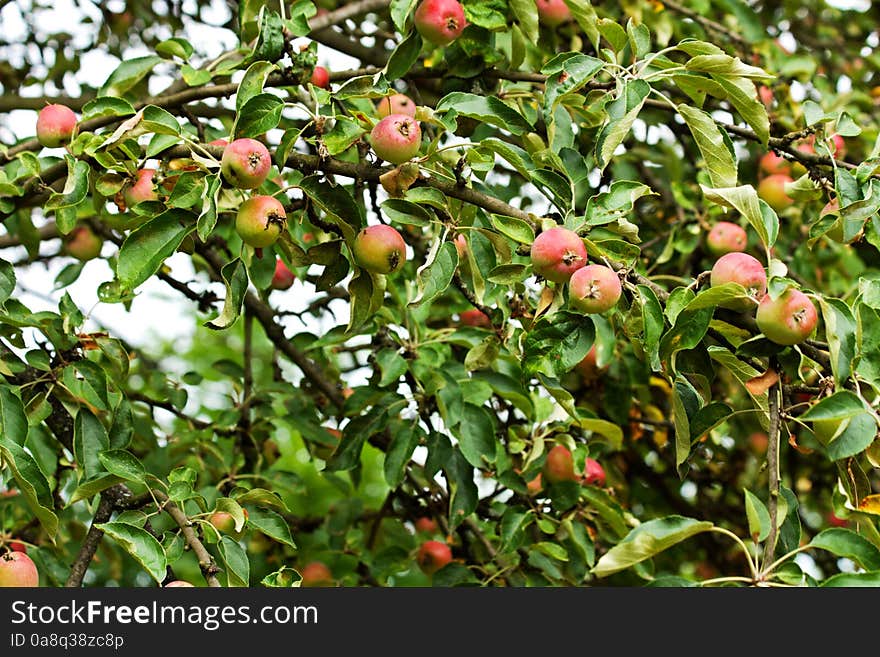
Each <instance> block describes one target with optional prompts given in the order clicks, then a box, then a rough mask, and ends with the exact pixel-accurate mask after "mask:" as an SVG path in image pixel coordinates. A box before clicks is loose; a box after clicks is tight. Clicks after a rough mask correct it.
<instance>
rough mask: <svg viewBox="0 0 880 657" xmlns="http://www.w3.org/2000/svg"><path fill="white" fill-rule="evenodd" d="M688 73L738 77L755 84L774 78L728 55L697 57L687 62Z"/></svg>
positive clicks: (762, 70) (770, 80)
mask: <svg viewBox="0 0 880 657" xmlns="http://www.w3.org/2000/svg"><path fill="white" fill-rule="evenodd" d="M686 68H687V70H689V71H697V72H700V73H710V74H713V75H720V76H724V77H739V78H747V79H749V80H755V81H757V82H772V81H773V79H774V77H775V76H773V75H770V74H769V73H767V71H765V70H764V69H762V68H758V67H757V66H751V65H750V64H745V63H743V62H742V61H741V60H740V59H739V57H731V56H730V55H720V54H714V55H697V56H695V57H692V58H691V59H690V60H688V63H687V64H686Z"/></svg>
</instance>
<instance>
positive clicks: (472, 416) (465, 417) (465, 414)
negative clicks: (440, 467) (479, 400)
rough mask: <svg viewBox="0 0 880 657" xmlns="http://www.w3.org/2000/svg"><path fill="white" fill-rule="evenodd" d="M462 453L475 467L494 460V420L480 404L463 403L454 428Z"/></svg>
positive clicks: (480, 466) (484, 465)
mask: <svg viewBox="0 0 880 657" xmlns="http://www.w3.org/2000/svg"><path fill="white" fill-rule="evenodd" d="M455 435H456V437H457V438H458V440H459V448H460V449H461V453H462V455H463V456H464V457H465V459H467V462H468V463H470V464H471V465H472V466H474V467H475V468H485V467H486V463H487V462H488V463H492V462H493V461H494V460H495V422H494V420H493V419H492V415H490V414H489V412H488V411H487V410H486V409H485V408H483V407H482V406H475V405H473V404H469V403H465V404H463V405H462V408H461V416H460V421H459V424H458V425H457V427H456V428H455Z"/></svg>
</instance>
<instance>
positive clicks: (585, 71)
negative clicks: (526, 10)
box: [533, 5, 604, 124]
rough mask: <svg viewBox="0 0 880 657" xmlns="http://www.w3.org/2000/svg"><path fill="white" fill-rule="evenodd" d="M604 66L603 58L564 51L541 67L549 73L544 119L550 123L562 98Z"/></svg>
mask: <svg viewBox="0 0 880 657" xmlns="http://www.w3.org/2000/svg"><path fill="white" fill-rule="evenodd" d="M533 6H534V5H533ZM603 67H604V64H603V63H602V61H601V60H599V59H596V58H595V57H590V56H589V55H584V54H582V53H562V54H560V55H557V56H556V57H554V58H553V59H551V60H550V61H549V62H548V63H547V64H545V65H544V66H543V67H542V68H541V73H544V74H545V75H547V83H546V85H545V87H546V90H545V92H544V120H545V121H546V122H547V123H548V124H549V123H550V122H551V120H552V117H553V112H554V110H555V108H556V106H557V105H558V104H559V103H560V102H561V101H562V98H563V97H564V96H565V95H566V94H572V93H576V92H578V91H580V90H581V88H583V86H584V85H585V84H587V82H589V81H590V80H592V79H593V78H594V77H596V74H597V73H598V72H599V71H601V70H602V68H603Z"/></svg>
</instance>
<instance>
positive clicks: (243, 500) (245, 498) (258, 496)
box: [235, 488, 289, 531]
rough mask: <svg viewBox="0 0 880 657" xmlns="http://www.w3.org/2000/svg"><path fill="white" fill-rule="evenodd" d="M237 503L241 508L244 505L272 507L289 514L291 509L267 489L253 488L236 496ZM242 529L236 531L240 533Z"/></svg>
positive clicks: (278, 496)
mask: <svg viewBox="0 0 880 657" xmlns="http://www.w3.org/2000/svg"><path fill="white" fill-rule="evenodd" d="M235 501H236V502H238V504H239V506H241V505H244V504H255V505H257V506H271V507H275V508H276V509H280V510H281V511H283V512H284V513H289V509H288V508H287V504H286V503H285V502H284V499H283V498H282V497H281V495H279V494H278V493H275V492H273V491H270V490H266V489H265V488H251V489H250V490H249V491H247V492H245V493H242V494H240V495H239V494H236V495H235ZM240 529H241V527H238V528H237V529H236V531H239V530H240Z"/></svg>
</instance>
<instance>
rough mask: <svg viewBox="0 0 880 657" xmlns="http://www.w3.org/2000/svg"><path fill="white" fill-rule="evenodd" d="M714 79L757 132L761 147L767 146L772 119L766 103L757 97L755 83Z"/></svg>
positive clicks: (717, 77) (716, 77)
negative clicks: (768, 113)
mask: <svg viewBox="0 0 880 657" xmlns="http://www.w3.org/2000/svg"><path fill="white" fill-rule="evenodd" d="M712 77H713V78H714V79H715V81H716V82H717V83H718V84H719V85H720V86H721V88H722V89H723V90H724V91H725V92H726V94H727V99H728V100H729V101H730V104H731V105H733V107H734V109H736V111H737V112H739V115H740V116H741V117H742V118H743V119H744V120H745V122H746V123H748V124H749V126H750V127H751V128H752V130H754V131H755V135H756V136H757V137H758V139H759V140H760V142H761V145H763V146H766V145H767V141H768V140H769V138H770V118H769V117H768V116H767V108H766V107H765V106H764V103H762V102H761V101H760V100H759V99H758V97H757V91H756V90H755V85H754V83H752V82H751V81H749V80H746V79H744V78H727V77H721V76H715V75H713V76H712Z"/></svg>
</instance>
